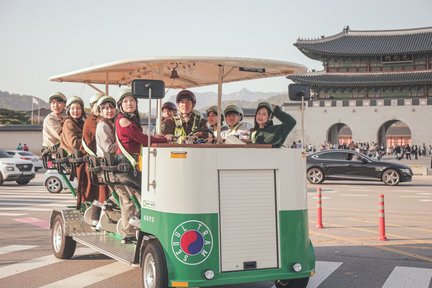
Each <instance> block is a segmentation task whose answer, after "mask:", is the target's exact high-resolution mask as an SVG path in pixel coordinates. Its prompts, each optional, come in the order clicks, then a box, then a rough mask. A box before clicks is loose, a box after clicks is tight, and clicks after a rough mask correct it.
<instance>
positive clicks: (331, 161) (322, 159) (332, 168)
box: [315, 151, 343, 177]
mask: <svg viewBox="0 0 432 288" xmlns="http://www.w3.org/2000/svg"><path fill="white" fill-rule="evenodd" d="M315 160H316V161H317V162H318V163H319V166H320V168H321V169H322V170H323V172H324V174H325V176H326V177H332V176H335V175H337V174H339V172H338V171H340V170H341V165H342V164H343V163H342V160H343V154H342V153H340V152H338V151H329V152H324V153H321V154H318V155H316V157H315Z"/></svg>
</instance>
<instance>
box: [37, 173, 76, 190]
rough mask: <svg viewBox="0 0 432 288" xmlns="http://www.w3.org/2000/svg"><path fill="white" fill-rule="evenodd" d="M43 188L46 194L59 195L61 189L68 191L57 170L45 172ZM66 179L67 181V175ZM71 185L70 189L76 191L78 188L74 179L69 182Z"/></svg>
mask: <svg viewBox="0 0 432 288" xmlns="http://www.w3.org/2000/svg"><path fill="white" fill-rule="evenodd" d="M44 175H45V180H44V183H45V187H46V188H47V190H48V192H50V193H60V192H61V191H62V190H63V189H68V188H69V187H68V185H67V183H66V182H65V180H64V179H63V177H62V176H61V175H60V174H59V173H58V171H57V170H52V169H50V170H47V171H46V172H45V174H44ZM66 177H67V178H68V180H69V175H66ZM70 183H71V184H72V187H73V188H74V189H75V190H76V188H77V187H78V183H77V180H76V178H75V179H74V180H73V181H72V182H70Z"/></svg>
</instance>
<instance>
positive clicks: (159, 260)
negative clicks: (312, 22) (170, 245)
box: [141, 241, 168, 288]
mask: <svg viewBox="0 0 432 288" xmlns="http://www.w3.org/2000/svg"><path fill="white" fill-rule="evenodd" d="M141 264H142V280H143V287H144V288H165V287H168V272H167V267H166V262H165V255H164V252H163V250H162V247H161V245H160V244H159V242H157V241H151V242H150V243H148V244H147V246H146V247H145V249H144V253H143V254H142V258H141Z"/></svg>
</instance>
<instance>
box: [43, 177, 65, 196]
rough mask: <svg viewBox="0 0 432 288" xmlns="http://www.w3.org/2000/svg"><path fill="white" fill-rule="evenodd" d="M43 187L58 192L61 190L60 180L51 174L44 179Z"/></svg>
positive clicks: (51, 191)
mask: <svg viewBox="0 0 432 288" xmlns="http://www.w3.org/2000/svg"><path fill="white" fill-rule="evenodd" d="M45 187H46V188H47V190H48V192H50V193H60V192H61V191H62V190H63V185H62V182H61V180H60V179H59V178H57V177H54V176H51V177H49V178H48V179H47V180H46V181H45Z"/></svg>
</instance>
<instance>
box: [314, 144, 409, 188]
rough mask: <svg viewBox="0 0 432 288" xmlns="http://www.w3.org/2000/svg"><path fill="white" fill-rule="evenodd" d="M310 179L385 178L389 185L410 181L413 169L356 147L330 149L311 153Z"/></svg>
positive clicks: (368, 179) (316, 182)
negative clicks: (371, 156) (355, 149)
mask: <svg viewBox="0 0 432 288" xmlns="http://www.w3.org/2000/svg"><path fill="white" fill-rule="evenodd" d="M306 163H307V179H308V181H309V182H310V183H312V184H318V183H322V182H323V181H324V180H366V181H383V182H384V183H385V184H387V185H398V184H399V183H400V182H409V181H411V178H412V175H413V173H412V170H411V169H410V168H409V167H408V166H406V165H402V164H397V163H391V162H384V161H379V160H374V159H372V158H369V157H367V156H365V155H363V154H361V153H358V152H355V151H353V150H326V151H321V152H317V153H314V154H311V155H309V156H308V157H307V160H306Z"/></svg>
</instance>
